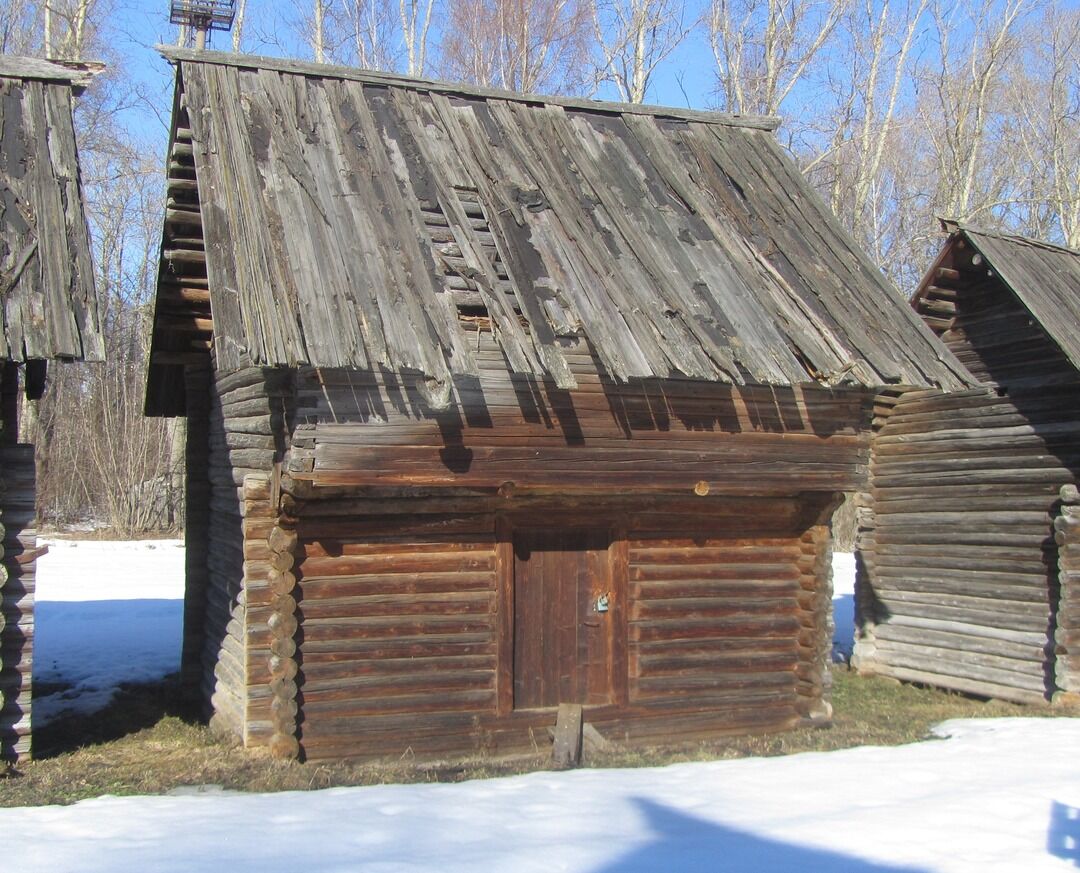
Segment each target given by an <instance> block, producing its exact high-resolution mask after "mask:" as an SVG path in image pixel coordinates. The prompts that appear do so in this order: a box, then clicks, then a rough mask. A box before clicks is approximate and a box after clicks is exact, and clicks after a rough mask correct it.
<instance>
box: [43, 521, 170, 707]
mask: <svg viewBox="0 0 1080 873" xmlns="http://www.w3.org/2000/svg"><path fill="white" fill-rule="evenodd" d="M40 542H41V544H42V545H47V546H48V547H49V551H48V553H47V554H45V555H43V556H42V557H40V558H39V559H38V561H37V591H36V595H35V604H34V629H35V638H34V681H35V682H36V683H39V684H45V683H48V684H57V685H58V686H61V690H58V691H56V692H55V693H53V694H49V695H46V696H42V697H37V698H35V699H34V724H35V726H40V725H42V724H45V723H47V722H48V721H50V720H51V719H53V718H55V717H56V716H57V715H59V714H60V713H63V712H79V713H91V712H94V711H96V710H98V709H100V708H102V707H103V706H105V705H107V704H108V702H109V701H110V700H111V699H112V696H113V694H114V692H115V691H116V688H117V687H118V686H119V685H120V684H122V683H124V682H151V681H154V680H156V679H160V678H161V677H162V676H166V675H168V674H169V673H173V672H175V671H176V670H177V669H179V665H180V644H181V628H182V623H183V613H184V600H183V598H184V544H183V542H182V541H180V540H138V541H134V542H105V541H90V540H50V539H43V540H41V541H40Z"/></svg>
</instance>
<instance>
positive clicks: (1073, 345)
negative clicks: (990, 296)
mask: <svg viewBox="0 0 1080 873" xmlns="http://www.w3.org/2000/svg"><path fill="white" fill-rule="evenodd" d="M943 224H944V226H945V227H946V229H948V230H949V231H951V236H950V238H949V241H948V242H947V243H946V246H948V245H951V244H954V243H955V241H956V240H958V239H964V240H966V241H967V242H968V244H970V245H971V247H972V248H973V249H974V251H976V252H978V253H979V254H981V255H982V257H983V259H984V262H985V264H984V267H983V268H984V269H989V270H992V271H993V272H994V273H996V274H997V275H998V276H999V277H1000V278H1001V280H1002V281H1003V282H1004V283H1005V284H1006V285H1007V286H1008V287H1009V289H1010V290H1011V291H1012V292H1013V294H1015V295H1016V296H1017V298H1018V299H1019V300H1020V302H1021V303H1023V304H1024V307H1025V308H1026V309H1027V310H1028V312H1029V313H1031V317H1032V318H1034V319H1035V321H1037V322H1038V323H1039V324H1040V325H1041V326H1042V328H1043V330H1045V331H1046V333H1047V334H1048V335H1049V336H1050V338H1051V339H1052V340H1053V341H1054V342H1055V343H1056V344H1057V345H1058V346H1059V347H1060V349H1061V351H1062V352H1063V353H1064V354H1065V356H1066V357H1067V358H1068V359H1069V360H1070V361H1071V362H1072V364H1073V366H1075V367H1076V368H1077V369H1080V251H1076V250H1075V249H1069V248H1064V247H1062V246H1056V245H1052V244H1051V243H1045V242H1041V241H1040V240H1035V239H1029V238H1027V237H1023V236H1016V235H1015V234H1007V233H1001V232H998V231H991V230H984V229H982V228H977V227H973V226H970V225H965V224H960V223H957V222H951V221H949V222H943ZM923 285H924V286H925V285H926V282H925V281H924V283H923Z"/></svg>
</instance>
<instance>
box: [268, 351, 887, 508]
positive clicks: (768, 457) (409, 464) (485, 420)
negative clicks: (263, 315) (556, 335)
mask: <svg viewBox="0 0 1080 873" xmlns="http://www.w3.org/2000/svg"><path fill="white" fill-rule="evenodd" d="M476 337H477V340H476V342H477V346H478V351H477V352H476V356H477V360H478V363H479V366H480V376H479V378H473V377H461V378H458V379H457V380H456V381H455V382H454V385H453V389H452V394H451V399H450V406H449V408H448V409H447V410H445V411H441V412H435V411H433V410H432V409H431V408H430V407H429V406H428V405H427V403H426V402H425V401H424V398H423V395H422V392H421V391H420V390H419V389H418V387H417V386H416V385H415V384H414V383H412V382H409V381H403V380H401V379H398V378H396V377H394V376H393V375H392V374H389V373H385V372H374V373H373V372H367V371H345V370H311V369H307V370H301V371H300V373H299V374H298V376H297V404H296V420H297V430H296V432H295V433H294V435H293V436H294V440H293V443H292V446H291V451H290V457H289V461H288V467H289V472H290V474H291V475H293V476H294V477H296V478H304V479H307V480H309V481H312V482H313V483H315V484H318V485H359V486H385V487H399V486H411V487H416V486H425V485H426V486H444V487H479V488H498V487H500V486H501V485H503V484H505V483H507V482H513V483H515V484H516V485H518V486H522V487H536V488H548V489H557V490H559V491H561V492H566V491H568V490H574V489H579V490H581V489H584V490H587V489H611V490H615V489H619V488H634V489H635V490H638V491H669V492H670V491H678V490H685V491H689V490H690V489H691V488H693V487H695V485H697V484H698V483H703V487H710V488H714V489H717V488H719V489H722V490H723V491H725V492H726V493H729V494H746V495H754V494H768V493H772V494H790V493H792V492H794V491H811V490H816V491H845V490H847V491H850V490H855V489H857V488H861V487H862V484H861V483H863V482H864V480H865V476H866V465H867V463H868V432H869V397H868V395H866V394H864V393H863V392H861V391H856V390H851V389H847V390H835V391H829V390H825V389H809V388H808V389H802V388H779V387H776V388H769V387H762V386H741V387H733V386H730V385H722V384H710V383H703V382H692V381H690V380H674V379H673V380H666V381H658V380H654V381H650V382H640V381H639V382H635V383H633V384H629V385H628V384H625V383H617V382H615V381H613V380H612V379H610V378H609V377H608V376H606V375H605V374H604V372H603V370H602V367H601V365H600V364H599V361H598V360H597V359H596V358H595V356H593V355H592V354H591V353H590V352H589V349H588V346H587V345H586V344H585V343H584V341H581V340H563V341H561V342H562V346H563V349H564V354H565V356H566V357H567V360H568V361H569V362H570V365H571V369H572V373H573V375H574V378H575V379H576V381H577V388H575V389H573V390H569V391H563V390H560V389H558V388H556V387H555V386H554V385H553V384H552V383H545V382H541V381H538V380H536V379H534V378H532V377H526V376H522V375H517V374H514V375H511V374H510V373H508V371H507V364H506V361H505V359H504V358H503V355H502V352H501V351H500V350H499V349H498V348H497V347H496V346H495V344H494V341H493V340H492V339H491V334H490V333H489V332H487V331H479V332H478V333H477V334H476ZM358 425H362V426H358ZM584 469H587V470H588V477H587V479H583V478H582V476H581V475H580V474H581V471H582V470H584Z"/></svg>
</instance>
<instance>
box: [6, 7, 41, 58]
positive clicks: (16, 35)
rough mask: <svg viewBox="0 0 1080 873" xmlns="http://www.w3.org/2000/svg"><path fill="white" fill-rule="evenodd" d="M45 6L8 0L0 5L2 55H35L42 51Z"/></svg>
mask: <svg viewBox="0 0 1080 873" xmlns="http://www.w3.org/2000/svg"><path fill="white" fill-rule="evenodd" d="M43 6H44V4H43V3H39V2H35V0H7V2H6V3H5V4H3V5H0V54H22V55H35V54H37V53H38V52H39V51H41V44H42V28H41V27H40V26H39V22H40V21H41V18H42V15H43V12H44V9H43Z"/></svg>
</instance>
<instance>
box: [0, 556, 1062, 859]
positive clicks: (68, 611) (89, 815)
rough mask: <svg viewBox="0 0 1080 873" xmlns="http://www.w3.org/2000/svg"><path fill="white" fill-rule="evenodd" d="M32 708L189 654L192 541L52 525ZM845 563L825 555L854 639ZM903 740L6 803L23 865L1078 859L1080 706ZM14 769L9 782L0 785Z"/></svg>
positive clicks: (41, 570) (10, 844)
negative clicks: (290, 789)
mask: <svg viewBox="0 0 1080 873" xmlns="http://www.w3.org/2000/svg"><path fill="white" fill-rule="evenodd" d="M49 545H50V552H49V554H48V555H46V556H45V557H44V558H42V559H41V561H40V563H39V565H38V585H39V589H38V593H39V596H38V602H37V607H36V609H37V644H36V650H35V653H36V654H35V657H36V662H37V663H36V670H37V678H38V681H42V680H45V681H57V682H67V683H70V684H71V685H73V686H74V688H73V689H72V691H71V692H68V693H67V694H66V696H65V695H53V696H52V697H47V698H45V699H44V700H39V701H37V702H36V703H35V720H36V721H38V723H40V718H41V716H42V715H50V714H55V713H56V712H57V711H59V710H60V709H61V708H63V707H65V706H77V707H78V708H79V709H80V710H81V711H90V710H92V709H93V708H94V707H96V706H98V705H100V704H101V703H103V702H104V701H106V700H107V699H108V696H109V695H110V694H111V692H112V689H113V688H115V687H116V685H117V684H118V683H120V682H122V681H133V680H146V679H153V678H157V677H159V676H162V675H164V674H166V673H168V672H171V671H173V670H175V669H176V668H177V663H178V657H179V648H180V621H181V613H182V590H183V548H182V546H181V544H180V543H179V542H175V541H159V542H136V543H104V542H86V541H80V542H74V541H51V542H50V543H49ZM853 581H854V560H853V559H852V556H851V555H844V554H838V555H836V556H835V559H834V586H835V600H834V605H835V606H836V623H837V634H836V649H837V651H838V653H849V652H850V647H851V638H852V632H853V628H852V606H851V602H852V589H853ZM938 733H939V736H940V737H942V738H943V739H938V740H931V741H927V742H923V743H918V744H914V745H910V746H903V747H900V748H887V749H886V748H873V747H864V748H858V749H849V750H845V751H840V752H830V753H814V754H802V755H793V756H789V757H783V758H768V759H760V758H750V759H745V760H739V761H720V762H713V763H704V764H681V765H676V766H672V767H665V768H654V769H641V770H578V771H575V772H569V773H533V774H530V775H526V776H517V777H511V778H505V779H493V780H487V781H478V782H468V783H463V784H459V785H388V786H375V787H369V788H341V789H333V790H329V791H318V792H311V793H303V794H296V793H287V794H250V795H244V794H233V793H229V792H222V791H220V790H214V789H213V787H212V786H211V787H206V788H204V789H196V790H191V791H188V792H186V793H177V794H173V795H170V796H165V797H133V798H116V797H102V798H98V799H96V800H89V801H84V802H82V803H78V804H76V805H74V806H69V807H38V808H22V809H6V810H4V809H0V834H3V843H4V853H3V855H4V865H3V866H4V869H5V870H8V869H10V870H13V871H14V870H17V871H20V873H39V871H40V873H67V871H71V873H106V871H110V873H111V871H116V870H138V871H141V873H142V871H145V873H200V871H214V873H217V871H218V870H222V869H225V870H230V871H232V873H248V871H251V873H278V871H280V873H293V871H296V870H300V869H303V870H304V871H305V873H352V871H372V873H382V871H402V873H408V871H428V870H439V871H440V873H454V871H468V873H475V871H507V873H528V871H537V873H540V871H543V873H551V871H580V873H652V871H663V873H690V871H695V873H697V871H724V873H728V871H737V873H742V871H746V873H789V871H798V873H987V871H1017V873H1040V871H1065V870H1075V869H1077V868H1080V720H1078V719H1053V720H1051V719H1001V720H967V721H955V722H948V723H946V724H945V725H943V726H940V727H939V729H938ZM2 791H3V785H2V783H0V792H2Z"/></svg>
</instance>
